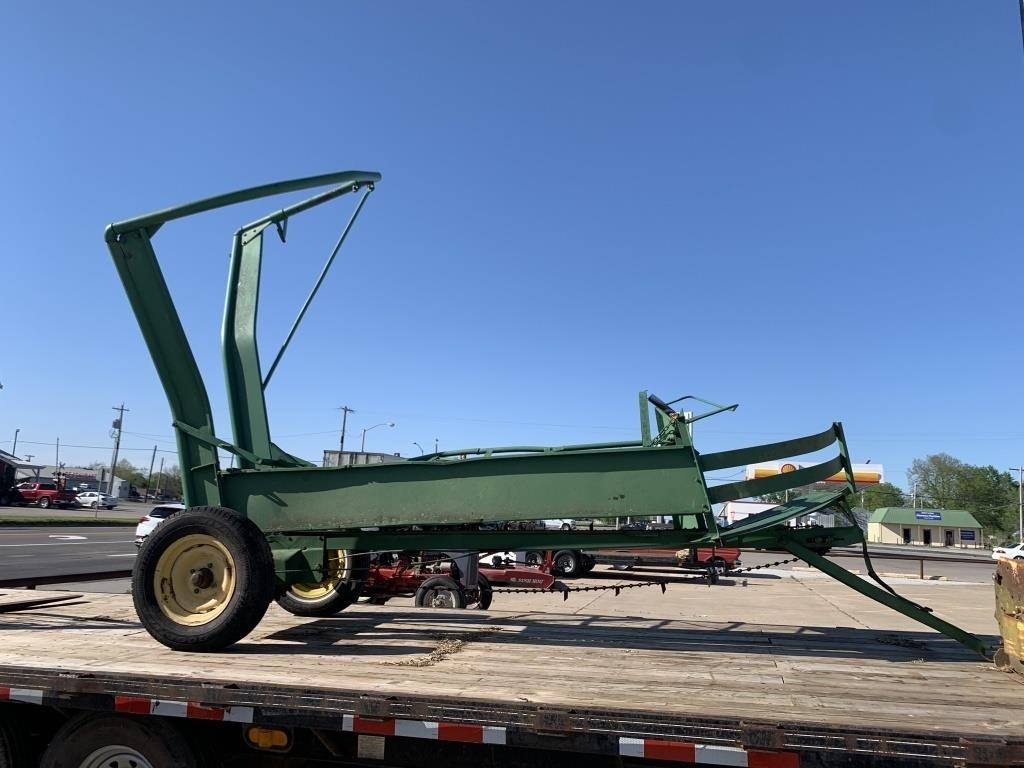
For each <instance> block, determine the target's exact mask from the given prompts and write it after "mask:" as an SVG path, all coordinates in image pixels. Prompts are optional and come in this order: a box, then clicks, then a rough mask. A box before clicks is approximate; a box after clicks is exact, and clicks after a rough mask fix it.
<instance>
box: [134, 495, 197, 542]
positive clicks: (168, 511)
mask: <svg viewBox="0 0 1024 768" xmlns="http://www.w3.org/2000/svg"><path fill="white" fill-rule="evenodd" d="M184 508H185V505H184V504H161V505H160V506H159V507H153V508H152V509H151V510H149V512H147V513H146V515H145V516H143V517H140V518H139V524H138V525H137V526H135V546H136V547H141V546H142V542H144V541H145V540H146V537H147V536H149V534H151V533H152V532H153V530H154V529H155V528H156V527H157V526H158V525H160V523H162V522H163V521H164V520H166V519H167V518H168V517H170V516H171V515H173V514H174V513H175V512H180V511H181V510H183V509H184Z"/></svg>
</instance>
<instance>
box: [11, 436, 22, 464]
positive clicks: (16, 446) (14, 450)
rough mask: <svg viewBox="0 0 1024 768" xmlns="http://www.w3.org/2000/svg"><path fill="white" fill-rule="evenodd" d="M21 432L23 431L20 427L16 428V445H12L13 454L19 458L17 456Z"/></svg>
mask: <svg viewBox="0 0 1024 768" xmlns="http://www.w3.org/2000/svg"><path fill="white" fill-rule="evenodd" d="M19 432H21V430H20V429H16V430H14V445H12V446H11V456H14V457H15V458H17V456H18V433H19Z"/></svg>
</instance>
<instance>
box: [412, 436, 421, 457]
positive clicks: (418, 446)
mask: <svg viewBox="0 0 1024 768" xmlns="http://www.w3.org/2000/svg"><path fill="white" fill-rule="evenodd" d="M412 444H413V445H415V446H416V447H417V448H419V449H420V456H422V455H423V446H422V445H420V444H419V443H417V442H416V441H415V440H413V441H412Z"/></svg>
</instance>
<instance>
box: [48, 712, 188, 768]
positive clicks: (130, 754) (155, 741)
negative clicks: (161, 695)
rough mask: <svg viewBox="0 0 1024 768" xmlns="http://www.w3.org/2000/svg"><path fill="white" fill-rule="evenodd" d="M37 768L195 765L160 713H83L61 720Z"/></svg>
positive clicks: (173, 767) (184, 742)
mask: <svg viewBox="0 0 1024 768" xmlns="http://www.w3.org/2000/svg"><path fill="white" fill-rule="evenodd" d="M39 765H40V768H199V765H200V763H199V760H198V759H197V757H196V755H195V753H194V752H193V751H192V748H191V747H190V746H189V743H188V741H187V740H186V739H185V737H184V736H183V735H182V734H181V733H180V732H179V731H178V730H177V729H176V728H175V727H174V726H173V725H171V723H169V722H168V721H167V719H166V718H162V717H146V718H130V717H117V716H115V715H95V714H85V715H79V716H78V717H75V718H72V719H71V720H69V721H68V722H67V723H65V724H64V725H63V726H62V727H61V729H60V730H59V731H57V733H56V734H55V735H54V737H53V739H52V740H51V741H50V746H49V747H47V749H46V752H44V753H43V759H42V761H41V762H40V763H39Z"/></svg>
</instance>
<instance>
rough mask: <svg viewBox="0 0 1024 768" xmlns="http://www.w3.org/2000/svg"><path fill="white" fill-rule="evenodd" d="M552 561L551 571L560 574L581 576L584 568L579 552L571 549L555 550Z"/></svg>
mask: <svg viewBox="0 0 1024 768" xmlns="http://www.w3.org/2000/svg"><path fill="white" fill-rule="evenodd" d="M552 562H553V566H552V568H551V571H552V573H555V574H556V575H558V576H569V577H572V576H579V575H580V572H581V570H582V569H581V568H580V556H579V553H578V552H575V551H573V550H571V549H560V550H558V551H557V552H555V557H554V559H553V561H552Z"/></svg>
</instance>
